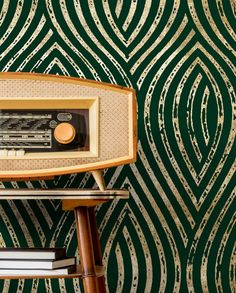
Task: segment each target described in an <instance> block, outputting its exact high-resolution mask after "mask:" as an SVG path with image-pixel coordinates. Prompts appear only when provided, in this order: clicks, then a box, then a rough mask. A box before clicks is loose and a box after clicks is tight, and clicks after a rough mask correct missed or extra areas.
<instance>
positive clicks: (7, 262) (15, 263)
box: [0, 257, 76, 270]
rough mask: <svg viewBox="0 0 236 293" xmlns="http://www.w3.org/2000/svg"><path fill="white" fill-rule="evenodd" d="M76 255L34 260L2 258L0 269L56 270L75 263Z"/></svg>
mask: <svg viewBox="0 0 236 293" xmlns="http://www.w3.org/2000/svg"><path fill="white" fill-rule="evenodd" d="M75 263H76V259H75V257H67V258H64V259H58V260H45V259H43V260H32V259H0V269H35V270H37V269H44V270H54V269H57V268H63V267H67V266H71V265H75Z"/></svg>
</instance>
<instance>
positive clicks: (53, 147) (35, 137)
mask: <svg viewBox="0 0 236 293" xmlns="http://www.w3.org/2000/svg"><path fill="white" fill-rule="evenodd" d="M72 150H73V151H80V152H81V151H89V123H88V110H85V109H83V110H79V109H78V110H72V109H63V110H49V109H47V110H35V109H28V110H18V109H15V110H0V156H4V155H5V156H18V157H19V156H24V155H27V154H31V153H35V152H39V153H40V152H42V153H43V152H54V153H55V152H64V151H72Z"/></svg>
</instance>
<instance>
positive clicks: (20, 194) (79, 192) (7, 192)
mask: <svg viewBox="0 0 236 293" xmlns="http://www.w3.org/2000/svg"><path fill="white" fill-rule="evenodd" d="M127 198H129V191H127V190H123V189H106V190H104V191H101V190H97V189H72V188H68V189H23V188H22V189H5V188H3V189H0V199H80V200H88V199H93V200H96V199H99V200H101V199H104V200H111V199H127Z"/></svg>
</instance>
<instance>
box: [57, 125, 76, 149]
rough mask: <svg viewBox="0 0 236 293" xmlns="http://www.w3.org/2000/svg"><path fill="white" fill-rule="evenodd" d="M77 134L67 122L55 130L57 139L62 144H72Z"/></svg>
mask: <svg viewBox="0 0 236 293" xmlns="http://www.w3.org/2000/svg"><path fill="white" fill-rule="evenodd" d="M75 134H76V131H75V128H74V126H73V125H71V124H70V123H67V122H63V123H60V124H58V125H57V126H56V128H55V130H54V137H55V139H56V140H57V141H58V142H60V143H62V144H68V143H70V142H72V141H73V140H74V138H75Z"/></svg>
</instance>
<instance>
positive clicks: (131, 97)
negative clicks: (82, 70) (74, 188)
mask: <svg viewBox="0 0 236 293" xmlns="http://www.w3.org/2000/svg"><path fill="white" fill-rule="evenodd" d="M0 86H1V92H0V178H2V179H3V178H8V179H9V178H10V179H14V178H19V177H21V178H26V177H29V178H32V177H40V176H45V177H47V176H52V175H59V174H66V173H77V172H84V171H93V170H98V169H103V168H107V167H111V166H117V165H121V164H126V163H131V162H133V161H134V160H135V156H136V97H135V92H134V90H133V89H130V88H124V87H120V86H115V85H110V84H106V83H101V82H95V81H88V80H83V79H78V78H71V77H59V76H53V75H46V74H41V75H40V74H30V73H28V74H26V73H1V74H0Z"/></svg>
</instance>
